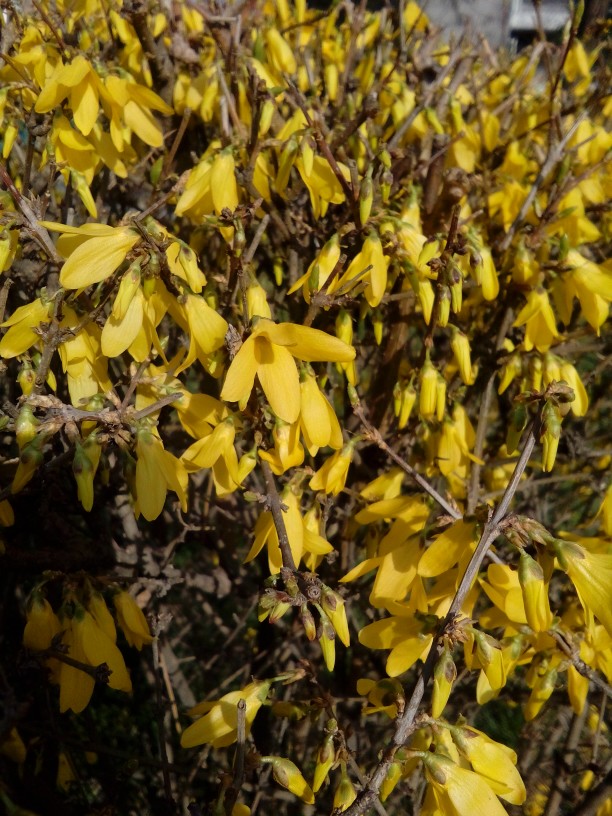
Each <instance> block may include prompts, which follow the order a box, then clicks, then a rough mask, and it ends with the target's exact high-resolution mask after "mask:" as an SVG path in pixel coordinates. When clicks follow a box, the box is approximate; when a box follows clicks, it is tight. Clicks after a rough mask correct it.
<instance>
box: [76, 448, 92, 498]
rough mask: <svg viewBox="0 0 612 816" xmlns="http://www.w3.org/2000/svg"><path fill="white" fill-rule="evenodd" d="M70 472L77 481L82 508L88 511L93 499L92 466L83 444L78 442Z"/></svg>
mask: <svg viewBox="0 0 612 816" xmlns="http://www.w3.org/2000/svg"><path fill="white" fill-rule="evenodd" d="M72 472H73V473H74V478H75V481H76V483H77V493H78V497H79V501H80V502H81V504H82V505H83V509H84V510H86V511H87V512H89V511H90V510H91V508H92V507H93V500H94V486H93V485H94V467H93V465H92V463H91V460H90V459H89V457H88V456H87V454H86V453H85V451H84V449H83V446H82V445H79V444H78V442H77V445H76V448H75V451H74V459H73V460H72Z"/></svg>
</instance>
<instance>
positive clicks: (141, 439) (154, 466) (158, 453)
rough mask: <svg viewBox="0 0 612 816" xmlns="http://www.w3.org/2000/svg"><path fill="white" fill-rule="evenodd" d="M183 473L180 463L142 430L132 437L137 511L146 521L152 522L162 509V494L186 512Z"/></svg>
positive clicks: (164, 498) (185, 486) (153, 437)
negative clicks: (176, 499) (174, 498)
mask: <svg viewBox="0 0 612 816" xmlns="http://www.w3.org/2000/svg"><path fill="white" fill-rule="evenodd" d="M187 481H188V477H187V471H186V470H185V466H184V465H183V464H182V462H181V461H180V459H177V458H176V456H173V455H172V454H171V453H170V452H169V451H167V450H164V446H163V444H162V441H161V439H160V438H159V437H158V436H157V435H156V434H154V433H152V432H151V431H149V430H148V429H146V428H142V429H141V430H139V431H138V433H137V436H136V481H135V487H136V495H135V497H134V498H135V500H136V504H137V509H138V511H139V512H141V513H142V515H143V516H144V517H145V518H146V520H147V521H153V519H156V518H157V517H158V516H159V514H160V513H161V511H162V510H163V508H164V502H165V500H166V493H167V491H168V490H173V491H174V492H175V493H176V495H177V496H178V497H179V500H180V502H181V508H182V510H183V512H184V511H185V510H186V509H187Z"/></svg>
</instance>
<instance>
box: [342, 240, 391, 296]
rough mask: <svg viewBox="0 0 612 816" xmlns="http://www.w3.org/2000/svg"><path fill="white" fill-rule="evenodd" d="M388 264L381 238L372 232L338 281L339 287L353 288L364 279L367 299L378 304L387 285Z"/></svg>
mask: <svg viewBox="0 0 612 816" xmlns="http://www.w3.org/2000/svg"><path fill="white" fill-rule="evenodd" d="M388 266H389V258H388V257H386V256H385V255H384V254H383V249H382V244H381V242H380V238H379V237H378V235H377V233H375V232H370V233H369V234H368V237H367V238H366V239H365V241H364V242H363V247H362V249H361V252H359V253H358V254H357V255H356V256H355V258H354V259H353V260H352V261H351V263H350V265H349V267H348V269H347V270H346V272H345V273H344V275H343V276H342V278H341V279H340V280H339V281H338V286H337V288H338V289H342V288H343V287H344V289H346V288H347V287H349V286H350V287H351V288H353V287H355V286H357V285H358V284H359V283H361V282H362V281H363V282H365V283H366V287H365V298H366V300H367V301H368V303H369V305H370V306H372V307H375V306H378V304H379V303H380V302H381V300H382V297H383V295H384V294H385V289H386V287H387V268H388Z"/></svg>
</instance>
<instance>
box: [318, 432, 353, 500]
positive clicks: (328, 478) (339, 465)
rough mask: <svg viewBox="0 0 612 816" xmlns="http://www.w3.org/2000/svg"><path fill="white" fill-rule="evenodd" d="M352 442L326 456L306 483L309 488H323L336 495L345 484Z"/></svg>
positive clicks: (350, 460)
mask: <svg viewBox="0 0 612 816" xmlns="http://www.w3.org/2000/svg"><path fill="white" fill-rule="evenodd" d="M354 447H355V443H354V442H349V444H348V445H345V446H344V447H343V448H342V450H340V451H337V452H336V453H334V454H333V455H332V456H330V457H328V459H327V460H326V461H325V464H324V465H323V466H322V467H320V468H319V470H317V472H316V473H315V475H314V476H313V477H312V479H311V480H310V482H308V485H309V487H310V489H311V490H323V491H324V492H325V493H330V494H331V495H332V496H337V495H338V493H340V491H341V490H343V489H344V485H345V484H346V477H347V476H348V470H349V467H350V464H351V462H352V460H353V450H354Z"/></svg>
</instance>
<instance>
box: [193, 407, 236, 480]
mask: <svg viewBox="0 0 612 816" xmlns="http://www.w3.org/2000/svg"><path fill="white" fill-rule="evenodd" d="M235 436H236V423H235V420H234V417H232V416H230V417H227V418H226V419H224V420H223V421H222V422H220V423H219V424H218V425H217V427H216V428H215V429H214V431H212V433H209V434H208V435H207V436H204V437H203V438H202V439H198V441H197V442H194V443H193V445H191V446H190V447H189V448H187V450H186V451H185V453H184V454H183V455H182V457H181V461H182V462H183V464H184V465H185V466H186V468H187V470H189V471H197V470H201V469H202V468H211V467H213V466H214V465H215V463H216V462H217V460H218V459H220V458H223V459H224V460H225V464H226V467H227V468H228V471H229V473H230V476H231V477H232V479H233V480H234V482H235V484H236V486H238V484H239V481H238V479H239V476H238V460H237V457H236V452H235V450H234V439H235Z"/></svg>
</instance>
